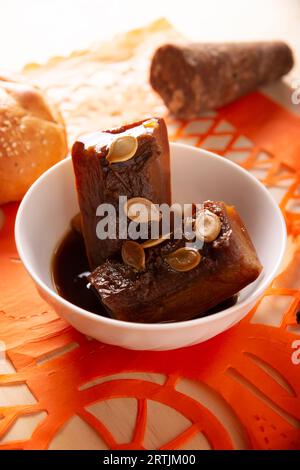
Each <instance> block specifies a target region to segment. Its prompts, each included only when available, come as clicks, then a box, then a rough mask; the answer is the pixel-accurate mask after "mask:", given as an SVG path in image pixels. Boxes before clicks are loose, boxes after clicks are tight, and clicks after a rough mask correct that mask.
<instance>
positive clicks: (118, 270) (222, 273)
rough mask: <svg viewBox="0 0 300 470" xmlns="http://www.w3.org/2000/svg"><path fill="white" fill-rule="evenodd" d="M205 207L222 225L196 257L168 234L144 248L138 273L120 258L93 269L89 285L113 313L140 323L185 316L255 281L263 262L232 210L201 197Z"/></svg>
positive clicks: (196, 314)
mask: <svg viewBox="0 0 300 470" xmlns="http://www.w3.org/2000/svg"><path fill="white" fill-rule="evenodd" d="M204 210H206V211H208V212H210V213H213V214H214V215H215V216H217V217H218V219H219V221H220V224H221V227H220V230H219V231H218V234H217V236H216V238H215V239H214V240H212V241H210V242H204V245H203V247H202V248H201V250H200V251H199V255H200V256H199V257H197V255H196V254H195V253H193V252H186V253H185V252H184V247H185V241H184V240H176V239H174V238H171V239H166V240H164V241H163V242H162V243H160V244H158V245H152V246H151V245H150V246H149V248H147V249H145V255H146V261H145V269H144V270H143V271H142V272H138V271H137V270H134V269H133V268H132V267H131V266H129V265H127V264H125V263H124V262H123V261H122V260H120V259H111V260H107V261H106V262H105V263H104V264H103V265H102V266H99V267H98V268H97V269H96V270H95V271H94V272H92V274H91V275H90V276H89V281H90V283H91V286H92V288H93V289H94V291H95V292H96V293H97V295H98V296H99V297H100V299H101V301H102V303H103V305H104V306H105V307H106V308H107V310H108V311H109V312H110V314H111V315H112V317H114V318H117V319H119V320H127V321H131V322H143V323H153V322H170V321H183V320H189V319H192V318H195V317H200V316H203V315H205V314H206V313H207V312H208V310H210V309H212V308H213V307H215V306H216V305H218V304H220V303H222V302H224V301H225V300H226V299H229V298H230V297H232V296H234V295H235V294H236V293H238V292H239V291H240V290H241V289H243V288H244V287H246V286H247V285H248V284H250V283H251V282H253V281H255V279H256V278H257V277H258V276H259V274H260V272H261V270H262V266H261V264H260V261H259V259H258V256H257V254H256V251H255V248H254V246H253V244H252V241H251V239H250V237H249V235H248V232H247V230H246V227H245V226H244V224H243V222H242V220H241V218H240V216H239V214H238V213H237V211H236V209H235V208H234V207H229V206H226V205H225V204H224V203H223V202H212V201H206V202H205V203H204ZM216 233H217V232H216ZM187 249H188V248H187ZM190 250H191V248H190ZM170 260H172V262H170ZM174 260H175V261H174ZM176 263H177V264H176ZM189 263H191V264H190V269H189V267H188V264H189ZM183 268H184V269H183Z"/></svg>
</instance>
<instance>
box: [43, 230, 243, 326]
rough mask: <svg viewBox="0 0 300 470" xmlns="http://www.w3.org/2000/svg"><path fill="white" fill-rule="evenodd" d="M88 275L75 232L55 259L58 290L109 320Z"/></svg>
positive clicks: (233, 300)
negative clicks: (90, 284) (92, 288)
mask: <svg viewBox="0 0 300 470" xmlns="http://www.w3.org/2000/svg"><path fill="white" fill-rule="evenodd" d="M88 274H89V265H88V260H87V256H86V252H85V247H84V241H83V238H82V236H81V235H80V234H79V233H78V232H76V231H75V230H69V231H68V233H67V234H66V236H65V237H64V239H63V240H62V242H61V243H60V245H59V246H58V248H57V250H56V251H55V253H54V257H53V263H52V278H53V282H54V285H55V287H56V290H57V292H58V294H59V295H60V296H61V297H63V298H64V299H66V300H68V301H69V302H71V303H72V304H74V305H77V306H78V307H81V308H83V309H85V310H88V311H89V312H92V313H95V314H97V315H102V316H105V317H108V316H110V315H109V314H108V312H107V311H106V309H105V308H104V306H103V305H102V303H101V301H100V299H99V297H98V296H97V295H96V294H95V292H93V291H92V290H91V289H89V287H88V285H89V282H88V280H87V275H88ZM237 298H238V297H237V296H233V297H231V298H229V299H227V300H225V301H224V302H222V303H221V304H219V305H217V306H216V307H214V308H213V309H211V310H209V311H208V312H207V313H206V315H211V314H213V313H217V312H219V311H221V310H224V309H226V308H229V307H232V306H233V305H234V304H235V303H236V302H237ZM201 316H205V315H201Z"/></svg>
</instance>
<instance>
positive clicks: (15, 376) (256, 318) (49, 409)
mask: <svg viewBox="0 0 300 470" xmlns="http://www.w3.org/2000/svg"><path fill="white" fill-rule="evenodd" d="M245 115H247V119H245ZM249 116H251V117H252V118H251V119H250V118H249ZM258 121H259V122H258ZM249 123H250V124H249ZM266 123H268V125H265V124H266ZM168 124H169V131H170V137H171V139H172V140H175V141H181V142H186V143H193V144H194V145H197V146H205V148H209V149H212V150H215V149H216V146H217V147H218V149H217V152H218V153H219V154H221V155H223V156H224V158H230V159H232V160H233V161H235V162H237V163H238V164H239V165H241V166H243V167H244V168H246V169H247V170H249V171H251V172H253V174H255V176H256V177H258V178H259V179H260V180H261V181H262V182H263V183H264V184H265V185H266V186H267V187H268V188H269V189H270V191H271V192H272V194H273V195H274V197H275V198H276V199H277V200H278V203H279V204H280V207H281V210H282V212H283V214H284V217H285V220H286V223H287V228H288V233H289V247H288V250H287V253H286V258H285V262H284V265H283V266H282V270H281V272H280V274H279V275H278V276H277V278H276V279H275V280H274V282H273V283H272V285H271V286H269V288H268V289H267V290H266V292H265V294H264V296H263V297H262V299H261V300H260V301H259V302H258V304H257V306H256V307H255V308H254V309H253V310H252V311H251V312H249V314H248V316H247V317H246V318H245V319H243V320H242V321H241V322H240V323H239V324H237V325H236V326H234V327H233V328H231V329H230V330H228V331H227V332H225V333H223V334H221V335H219V336H218V337H216V338H213V339H211V340H209V341H207V342H205V343H202V344H199V345H196V346H193V347H190V348H185V349H181V350H176V351H167V352H138V351H128V350H123V349H121V348H118V347H113V346H108V345H104V344H101V343H99V342H97V341H94V340H91V338H86V337H85V336H83V335H81V334H80V333H78V332H77V331H75V330H74V329H73V328H71V327H70V326H69V325H68V324H66V323H65V321H64V320H62V319H60V318H59V317H58V316H57V315H56V314H55V313H54V312H53V311H52V310H51V308H50V307H49V306H48V305H47V304H45V303H44V301H42V300H41V299H40V298H39V296H38V294H37V292H36V291H35V288H34V286H33V283H32V281H31V280H30V278H29V276H28V275H27V273H26V272H25V269H24V267H23V266H22V264H21V263H20V261H19V258H18V254H17V252H16V248H15V244H14V236H13V229H14V218H15V214H16V210H17V204H9V205H6V206H4V207H3V208H2V211H3V213H4V219H5V223H4V225H3V227H2V228H1V231H0V340H1V341H2V343H1V344H2V345H3V344H4V345H5V347H6V359H5V360H7V361H9V362H10V364H11V367H10V368H8V369H7V370H8V372H4V373H2V372H3V371H5V370H6V369H3V371H2V369H1V375H0V397H1V396H2V395H1V389H2V391H3V388H4V387H6V389H7V387H8V386H18V385H20V384H22V386H24V385H25V386H27V387H28V389H29V391H30V395H32V397H33V398H34V400H32V401H31V402H30V401H29V402H27V403H22V404H20V403H19V402H18V403H16V404H8V405H5V406H1V405H0V449H47V448H59V444H58V436H59V435H60V436H62V437H61V439H62V440H63V439H64V440H65V444H61V446H62V447H64V446H65V448H66V446H68V444H67V443H68V437H67V435H68V433H69V434H70V435H72V433H73V434H74V427H76V426H77V427H78V428H79V427H80V426H81V429H82V435H83V436H85V435H86V436H88V437H87V441H89V442H90V447H89V444H88V443H87V444H86V447H80V446H82V445H83V444H82V441H81V442H79V440H78V439H77V440H76V439H75V438H74V440H72V443H73V444H72V445H73V446H75V447H76V445H78V446H79V447H78V448H99V449H100V448H102V449H105V448H110V449H143V448H153V447H160V448H161V449H179V448H181V449H183V448H185V449H186V448H189V446H190V447H191V448H197V447H202V448H211V449H233V448H242V449H300V364H299V365H297V364H296V363H295V361H293V360H292V355H293V353H295V349H294V346H293V345H295V341H296V340H297V339H298V340H299V339H300V338H299V335H300V327H299V325H297V322H296V314H297V312H298V310H299V301H300V290H299V289H300V276H299V274H300V244H299V234H300V210H299V205H300V191H299V189H300V177H299V173H298V170H299V161H300V160H299V155H300V153H299V148H298V147H297V142H296V140H295V135H296V134H297V133H298V134H297V135H298V136H299V132H300V119H299V118H297V117H296V116H294V115H292V114H290V113H288V112H287V111H285V110H282V109H281V108H280V107H279V106H278V105H276V104H275V103H273V102H271V101H270V100H269V99H268V98H266V97H264V96H263V95H261V94H259V93H254V94H252V95H250V96H248V97H246V98H244V99H242V100H240V101H238V102H237V103H234V104H233V105H230V106H228V107H226V108H224V109H222V110H220V111H218V112H217V113H210V115H209V116H207V115H206V116H203V117H201V118H199V119H197V120H194V121H192V122H179V121H176V120H173V119H170V118H168ZM191 139H193V140H192V141H191ZM298 140H299V139H298ZM291 202H292V204H291ZM2 219H3V217H2ZM273 311H274V319H272V315H273ZM299 356H300V354H299ZM2 360H4V359H3V358H2ZM122 399H123V401H124V402H123V405H122V403H121V402H120V400H122ZM115 400H118V401H115ZM126 403H127V404H128V405H127V406H128V410H131V411H130V418H129V417H127V418H126V416H127V415H126ZM122 406H123V412H122V413H121V412H120V411H119V410H120V407H121V408H122ZM108 410H111V415H112V420H111V421H108ZM124 410H125V411H124ZM116 413H119V414H120V416H121V417H122V419H121V418H120V422H119V423H117V424H115V426H114V425H113V422H114V421H113V419H114V420H115V415H116ZM30 415H37V416H38V418H39V419H38V420H37V422H36V426H35V428H34V429H31V427H30V436H28V432H27V433H26V435H25V437H23V438H19V437H18V438H11V437H10V436H12V435H13V433H12V429H13V426H15V425H16V424H17V423H18V420H20V419H21V418H22V417H23V418H24V417H26V416H30ZM113 417H114V418H113ZM159 419H161V420H163V422H169V426H168V429H169V431H167V428H165V429H166V430H165V431H164V430H163V429H164V428H163V427H162V431H161V436H160V439H159V440H157V439H156V437H155V434H153V431H151V429H152V430H153V427H155V426H158V425H157V420H159ZM122 420H123V422H122ZM172 422H174V423H176V425H175V424H174V429H175V431H174V432H173V431H172V432H171V431H170V428H172ZM82 423H83V424H82ZM126 429H128V433H127V434H126V436H125V435H124V433H125V430H126ZM151 432H152V434H151ZM9 433H11V434H9ZM16 435H17V436H19V432H18V433H17V434H16ZM8 437H10V438H9V439H8ZM69 442H71V441H69ZM76 442H77V444H76ZM72 445H71V444H69V446H70V447H71V446H72ZM72 448H74V447H72Z"/></svg>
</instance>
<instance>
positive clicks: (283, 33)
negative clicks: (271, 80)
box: [0, 0, 300, 449]
mask: <svg viewBox="0 0 300 470" xmlns="http://www.w3.org/2000/svg"><path fill="white" fill-rule="evenodd" d="M86 4H87V2H84V1H79V0H76V1H74V0H63V1H62V0H59V1H58V0H44V1H43V2H40V1H39V0H26V2H19V1H18V0H2V1H1V20H2V21H1V29H0V43H1V44H2V48H1V49H2V53H1V67H2V69H3V70H16V69H19V68H21V67H22V66H23V65H24V64H25V63H28V62H31V61H37V62H44V61H46V60H47V59H48V58H49V57H51V56H53V55H65V54H69V53H70V52H71V51H73V50H74V49H80V48H85V47H88V46H89V44H90V43H92V42H94V41H99V40H102V39H106V38H108V37H110V36H112V35H114V34H115V33H118V32H120V31H125V30H128V29H131V28H133V27H136V26H140V25H141V24H145V23H147V22H149V21H151V20H152V19H155V18H156V17H158V16H165V17H166V18H167V19H168V20H169V21H170V22H171V23H173V24H174V25H175V27H176V28H178V29H179V30H180V31H181V32H183V34H184V35H185V36H187V37H190V38H192V39H198V40H200V41H218V40H222V41H223V40H256V39H272V38H280V39H284V40H286V41H287V42H289V43H290V45H291V46H292V47H293V49H294V51H295V57H296V66H295V68H294V70H293V71H292V72H291V73H290V75H289V76H288V77H287V83H288V84H289V85H292V86H296V81H297V80H298V82H299V84H298V86H300V41H299V24H300V3H299V1H298V0H288V1H285V0H264V1H263V2H262V1H261V0H252V1H251V2H241V1H239V0H235V1H233V0H227V1H226V2H223V1H216V0H210V1H203V0H201V1H199V0H195V1H190V0H186V1H185V2H184V5H185V10H184V9H183V6H182V5H183V4H182V2H174V1H173V0H165V1H164V2H161V0H151V2H150V5H149V8H141V7H140V1H139V0H127V1H126V2H123V1H119V2H118V1H113V0H111V1H110V2H109V5H110V7H108V6H107V5H108V3H107V1H99V0H98V1H97V0H89V2H88V8H87V7H86ZM133 12H134V14H133ZM266 93H267V94H269V95H271V96H272V97H273V98H275V99H276V100H278V101H279V102H281V103H284V105H285V106H286V107H288V108H289V109H291V110H292V111H293V112H295V113H299V114H300V106H296V105H293V104H292V102H291V89H290V88H288V87H284V86H282V85H277V84H276V85H274V86H272V87H269V88H268V90H266ZM0 339H1V334H0ZM0 346H1V344H0ZM10 372H13V367H12V365H11V364H10V363H9V361H8V360H6V359H5V358H2V361H0V373H10ZM127 377H128V378H129V377H130V374H127ZM141 377H142V378H144V379H147V376H146V375H145V374H144V375H143V374H141ZM151 380H154V381H158V383H160V382H161V381H163V377H160V376H159V375H157V376H156V377H152V378H151ZM189 390H190V392H191V394H193V393H194V390H193V386H192V385H189V384H188V383H187V384H186V389H185V392H186V393H188V392H189ZM197 393H200V394H201V393H202V398H204V399H206V398H205V397H206V395H205V393H206V392H205V390H204V389H203V390H202V391H201V390H200V391H199V390H198V392H197ZM0 402H1V405H2V406H3V405H9V404H10V403H14V404H15V403H24V402H26V403H32V402H34V397H33V396H32V394H31V393H30V391H29V389H28V388H27V387H26V385H19V386H14V387H10V388H9V390H8V389H2V388H1V387H0ZM151 406H152V408H153V409H152V420H151V425H150V428H149V432H148V435H147V444H148V448H155V447H156V448H157V447H158V446H159V445H161V443H162V442H165V441H166V440H168V439H171V438H172V436H173V434H175V435H176V433H177V434H178V433H180V432H181V431H182V430H183V429H184V427H185V421H184V420H185V418H184V417H183V416H182V415H180V414H179V413H176V412H175V411H174V410H172V409H170V408H167V407H162V406H159V405H158V404H155V402H152V405H151ZM225 411H226V410H225ZM134 413H135V404H134V400H130V399H126V400H122V399H120V400H119V402H116V401H115V402H114V404H113V405H111V404H110V403H109V402H107V403H106V404H105V406H102V408H101V410H99V414H100V415H101V419H102V421H103V422H105V423H107V425H108V426H109V428H110V429H111V430H112V431H113V432H114V433H115V435H118V436H119V438H120V439H122V438H123V440H124V441H126V439H127V437H128V434H130V433H131V432H132V426H133V422H132V416H133V414H134ZM43 417H44V415H43V413H39V414H38V415H34V416H31V415H29V416H27V417H24V418H22V419H21V420H19V421H18V423H17V424H16V425H14V426H13V427H12V428H11V430H10V431H9V432H8V433H7V435H5V437H4V438H3V440H2V442H8V441H9V440H14V439H24V438H26V437H29V436H30V435H31V434H32V432H33V430H34V428H35V426H36V425H37V423H38V422H39V421H40V420H42V419H43ZM120 423H122V425H120ZM239 446H240V447H241V448H243V446H244V443H243V439H242V437H240V440H239ZM105 447H106V446H105V443H104V442H103V441H101V439H100V438H99V437H98V436H97V435H96V434H95V433H94V431H92V430H91V428H89V427H88V426H86V425H85V424H84V422H83V421H82V420H80V419H79V418H78V417H77V416H75V417H74V418H73V419H72V420H71V421H70V422H69V423H68V426H67V428H65V429H64V430H63V432H61V433H60V434H59V435H58V437H57V439H56V440H55V441H53V443H52V445H51V448H68V449H72V448H73V449H76V448H89V449H90V448H92V449H93V448H94V449H99V448H105ZM189 448H196V449H198V448H209V445H208V442H207V441H206V439H205V437H204V436H203V435H200V434H199V435H197V436H196V437H195V439H194V441H193V442H190V445H189Z"/></svg>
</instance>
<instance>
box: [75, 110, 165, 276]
mask: <svg viewBox="0 0 300 470" xmlns="http://www.w3.org/2000/svg"><path fill="white" fill-rule="evenodd" d="M151 121H152V122H154V126H153V125H152V124H151ZM149 123H150V124H151V125H149ZM124 136H130V137H132V138H133V136H134V138H135V139H136V141H137V150H136V152H135V154H134V155H133V156H132V157H131V158H130V159H129V160H126V161H118V162H115V161H114V160H113V159H112V160H110V159H109V158H108V157H109V153H110V149H111V147H112V145H113V143H114V142H115V141H116V140H117V139H120V138H121V139H122V138H124ZM72 161H73V167H74V173H75V180H76V188H77V194H78V202H79V207H80V212H81V217H82V229H83V230H82V231H83V236H84V240H85V247H86V252H87V256H88V260H89V264H90V268H91V269H95V268H96V267H97V266H99V265H100V264H102V263H103V262H104V261H105V260H106V259H107V258H108V257H111V256H114V255H115V254H117V253H118V252H120V250H121V247H122V240H120V239H119V238H118V237H117V238H115V239H112V238H108V239H105V240H100V239H99V238H98V237H97V233H96V227H97V223H98V222H99V220H100V217H99V216H97V208H98V206H100V205H101V204H105V203H108V204H111V205H113V206H114V208H115V209H116V214H117V223H116V227H118V211H119V197H120V196H126V197H127V198H128V199H130V198H134V197H144V198H147V199H149V200H150V201H152V202H153V203H154V204H163V203H166V204H170V203H171V188H170V150H169V141H168V134H167V128H166V124H165V122H164V120H163V119H161V118H152V119H151V120H149V119H146V120H143V121H139V122H135V123H133V124H130V125H126V126H123V127H121V128H119V129H112V130H106V131H102V132H96V133H93V134H91V135H88V136H85V137H83V138H81V139H79V140H78V141H77V142H75V144H74V145H73V148H72ZM114 222H115V221H114V220H112V221H111V223H112V224H114Z"/></svg>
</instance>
